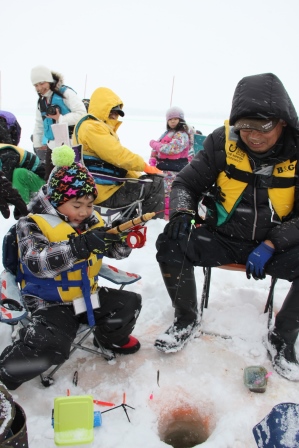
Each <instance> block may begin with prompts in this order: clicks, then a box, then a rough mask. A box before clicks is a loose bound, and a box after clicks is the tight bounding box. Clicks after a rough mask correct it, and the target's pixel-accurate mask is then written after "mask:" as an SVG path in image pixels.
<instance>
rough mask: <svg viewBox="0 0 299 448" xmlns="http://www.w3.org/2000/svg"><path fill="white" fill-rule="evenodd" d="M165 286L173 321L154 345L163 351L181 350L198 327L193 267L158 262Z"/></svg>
mask: <svg viewBox="0 0 299 448" xmlns="http://www.w3.org/2000/svg"><path fill="white" fill-rule="evenodd" d="M160 270H161V273H162V276H163V280H164V283H165V286H166V288H167V291H168V294H169V296H170V298H171V301H172V306H173V307H174V309H175V313H174V317H175V319H174V323H173V325H171V326H170V327H169V328H168V329H167V330H166V331H165V333H163V334H161V335H159V337H158V338H157V339H156V341H155V347H156V348H157V349H158V350H160V351H163V352H165V353H170V352H176V351H178V350H181V349H182V348H183V346H184V345H185V344H186V342H188V341H189V340H190V339H191V337H192V336H193V334H194V333H195V331H196V329H197V328H198V325H199V324H198V320H197V319H198V313H197V297H196V282H195V277H194V268H193V267H190V268H183V269H182V268H181V266H180V267H173V266H167V265H166V264H165V263H160Z"/></svg>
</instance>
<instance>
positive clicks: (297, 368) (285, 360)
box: [266, 329, 299, 381]
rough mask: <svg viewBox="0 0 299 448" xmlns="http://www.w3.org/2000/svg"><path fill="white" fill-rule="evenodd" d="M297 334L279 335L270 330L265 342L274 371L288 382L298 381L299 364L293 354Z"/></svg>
mask: <svg viewBox="0 0 299 448" xmlns="http://www.w3.org/2000/svg"><path fill="white" fill-rule="evenodd" d="M296 337H297V333H295V334H294V332H292V333H290V334H284V335H282V334H280V333H278V331H277V330H275V329H274V330H272V331H270V332H269V334H268V339H267V342H266V347H267V350H268V352H269V354H270V356H271V360H272V364H273V368H274V370H275V371H276V372H277V373H279V375H281V376H283V377H284V378H286V379H288V380H290V381H299V363H298V361H297V358H296V353H295V340H296Z"/></svg>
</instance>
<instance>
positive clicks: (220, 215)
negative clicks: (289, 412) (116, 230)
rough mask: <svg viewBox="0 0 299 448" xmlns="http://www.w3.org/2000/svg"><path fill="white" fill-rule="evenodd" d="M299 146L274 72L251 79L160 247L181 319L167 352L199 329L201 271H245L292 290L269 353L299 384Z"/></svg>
mask: <svg viewBox="0 0 299 448" xmlns="http://www.w3.org/2000/svg"><path fill="white" fill-rule="evenodd" d="M298 147H299V125H298V116H297V113H296V110H295V108H294V106H293V104H292V101H291V99H290V97H289V95H288V93H287V91H286V89H285V87H284V85H283V84H282V82H281V81H280V80H279V79H278V78H277V76H275V75H274V74H272V73H265V74H259V75H253V76H247V77H245V78H243V79H242V80H241V81H240V82H239V83H238V85H237V87H236V90H235V93H234V96H233V101H232V108H231V113H230V118H229V122H226V123H225V125H224V126H222V127H220V128H218V129H216V130H214V132H212V133H211V134H210V135H209V136H208V137H207V138H206V140H205V142H204V149H203V150H202V151H200V152H199V153H198V154H196V156H195V157H194V159H193V160H192V161H191V162H190V164H188V165H187V166H186V167H185V168H183V170H182V171H180V173H178V175H177V177H176V179H175V181H174V183H173V187H172V192H171V197H170V200H171V204H170V208H171V210H173V211H172V215H171V218H170V222H169V223H168V224H167V225H166V227H165V229H164V232H163V233H162V234H160V235H159V236H158V239H157V243H156V246H157V250H158V252H157V261H158V262H159V265H160V269H161V273H162V275H163V279H164V282H165V286H166V288H167V291H168V293H169V296H170V298H171V300H172V304H173V307H174V309H175V319H174V323H173V324H172V325H171V326H170V327H169V328H168V330H166V332H165V333H164V334H162V335H160V336H159V337H158V338H157V340H156V341H155V346H156V348H157V349H159V350H161V351H163V352H166V353H167V352H175V351H177V350H180V349H181V348H182V347H183V346H184V344H185V343H186V342H187V341H189V340H190V339H191V338H192V335H193V334H194V332H195V331H196V329H198V326H199V322H198V320H199V319H198V310H197V296H196V282H195V277H194V266H209V267H213V266H220V265H224V264H229V263H237V264H238V263H239V264H245V265H246V273H247V277H248V278H250V277H251V276H252V277H253V278H254V279H256V280H258V279H261V278H264V277H265V275H266V274H268V275H271V276H274V277H277V278H281V279H285V280H288V281H290V282H292V285H291V288H290V291H289V293H288V295H287V297H286V298H285V301H284V303H283V305H282V307H281V309H280V311H279V313H278V314H277V316H276V318H275V324H274V327H273V328H272V329H271V330H270V332H269V334H268V337H267V341H266V345H267V349H268V351H269V354H270V356H271V359H272V362H273V366H274V369H275V370H276V371H277V372H278V373H279V374H280V375H282V376H284V377H285V378H288V379H289V380H299V365H298V361H297V359H296V354H295V349H294V344H295V341H296V339H297V336H298V331H299V301H298V294H299V180H298V171H299V164H298ZM203 198H204V200H203V203H204V204H205V205H206V208H207V213H206V216H205V217H204V219H202V218H201V217H200V216H199V214H198V205H199V203H200V202H201V201H202V199H203ZM193 220H194V222H195V224H200V225H199V226H196V225H193V224H192V222H193Z"/></svg>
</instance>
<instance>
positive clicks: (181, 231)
mask: <svg viewBox="0 0 299 448" xmlns="http://www.w3.org/2000/svg"><path fill="white" fill-rule="evenodd" d="M192 218H193V215H191V214H187V213H182V214H179V215H175V216H173V217H172V218H171V219H170V221H169V223H168V224H167V225H166V226H165V229H164V233H165V234H166V235H167V236H168V238H170V239H171V240H181V239H183V238H184V236H185V235H186V234H189V231H190V228H191V220H192Z"/></svg>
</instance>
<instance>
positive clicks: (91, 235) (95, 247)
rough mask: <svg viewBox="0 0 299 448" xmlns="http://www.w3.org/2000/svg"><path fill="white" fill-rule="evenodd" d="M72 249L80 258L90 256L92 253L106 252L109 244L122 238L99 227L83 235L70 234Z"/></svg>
mask: <svg viewBox="0 0 299 448" xmlns="http://www.w3.org/2000/svg"><path fill="white" fill-rule="evenodd" d="M69 238H70V246H71V251H72V253H73V255H74V256H75V257H77V258H78V260H82V259H84V258H88V257H89V255H90V253H91V252H92V253H94V254H105V253H106V252H107V250H108V249H109V246H110V245H111V244H112V243H113V242H115V241H119V240H120V236H119V235H117V234H115V233H107V232H105V231H104V230H101V229H99V228H97V229H93V230H88V231H87V232H85V233H82V234H81V235H75V234H74V233H72V234H71V235H69Z"/></svg>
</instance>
